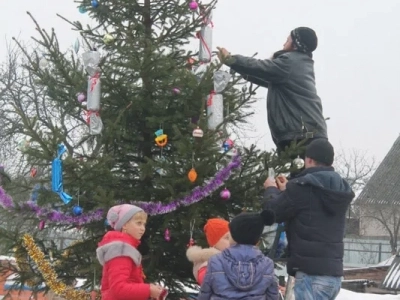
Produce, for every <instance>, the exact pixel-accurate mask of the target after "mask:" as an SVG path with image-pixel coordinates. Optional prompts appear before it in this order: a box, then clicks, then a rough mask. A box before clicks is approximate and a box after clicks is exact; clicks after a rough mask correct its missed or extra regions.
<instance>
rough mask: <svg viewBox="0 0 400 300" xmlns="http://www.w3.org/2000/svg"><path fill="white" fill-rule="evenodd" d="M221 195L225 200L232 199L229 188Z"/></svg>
mask: <svg viewBox="0 0 400 300" xmlns="http://www.w3.org/2000/svg"><path fill="white" fill-rule="evenodd" d="M219 195H220V196H221V198H222V199H223V200H228V199H229V198H230V197H231V192H230V191H229V190H228V189H227V188H224V189H223V190H222V191H221V193H220V194H219Z"/></svg>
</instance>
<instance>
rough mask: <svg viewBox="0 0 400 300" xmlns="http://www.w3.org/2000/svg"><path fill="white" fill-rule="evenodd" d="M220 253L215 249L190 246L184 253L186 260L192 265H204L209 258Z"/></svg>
mask: <svg viewBox="0 0 400 300" xmlns="http://www.w3.org/2000/svg"><path fill="white" fill-rule="evenodd" d="M220 252H221V251H219V250H217V249H215V248H204V249H203V248H201V247H199V246H192V247H190V248H189V249H187V251H186V256H187V258H188V260H189V261H190V262H192V263H195V264H198V263H204V262H207V261H208V260H209V259H210V257H211V256H214V255H215V254H218V253H220Z"/></svg>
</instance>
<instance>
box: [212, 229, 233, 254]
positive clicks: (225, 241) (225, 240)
mask: <svg viewBox="0 0 400 300" xmlns="http://www.w3.org/2000/svg"><path fill="white" fill-rule="evenodd" d="M230 236H231V234H230V233H229V231H228V232H227V233H225V234H224V235H223V236H222V238H220V240H219V241H218V243H216V244H215V245H214V248H216V249H218V250H219V251H222V250H225V249H226V248H228V247H229V246H230V244H229V238H230Z"/></svg>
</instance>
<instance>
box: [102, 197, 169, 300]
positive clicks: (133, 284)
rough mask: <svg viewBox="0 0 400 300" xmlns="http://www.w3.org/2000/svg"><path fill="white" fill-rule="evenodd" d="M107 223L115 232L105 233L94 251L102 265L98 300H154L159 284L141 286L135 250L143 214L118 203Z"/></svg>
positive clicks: (157, 293)
mask: <svg viewBox="0 0 400 300" xmlns="http://www.w3.org/2000/svg"><path fill="white" fill-rule="evenodd" d="M107 221H108V223H109V224H110V226H111V227H112V228H113V229H114V230H115V231H109V232H107V233H106V234H105V235H104V237H103V239H102V240H101V242H100V243H99V245H98V248H97V250H96V253H97V259H98V260H99V262H100V264H101V265H102V266H103V274H102V279H101V299H102V300H128V299H129V300H147V299H149V298H154V299H157V298H158V297H160V294H161V293H162V292H163V288H162V287H161V286H159V285H154V284H146V283H144V274H143V269H142V264H141V260H142V255H141V254H140V253H139V251H138V250H137V247H138V246H139V244H140V239H141V238H142V236H143V234H144V232H145V230H146V221H147V214H146V213H145V212H144V211H143V210H142V209H141V208H139V207H137V206H134V205H130V204H122V205H116V206H113V207H111V208H110V210H109V211H108V214H107Z"/></svg>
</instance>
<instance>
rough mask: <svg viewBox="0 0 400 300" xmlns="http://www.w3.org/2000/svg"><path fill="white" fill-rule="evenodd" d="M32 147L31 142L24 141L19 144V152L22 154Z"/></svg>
mask: <svg viewBox="0 0 400 300" xmlns="http://www.w3.org/2000/svg"><path fill="white" fill-rule="evenodd" d="M30 146H31V142H30V141H29V140H28V139H24V140H22V141H20V142H19V143H18V150H19V151H21V152H26V151H28V149H29V147H30Z"/></svg>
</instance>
